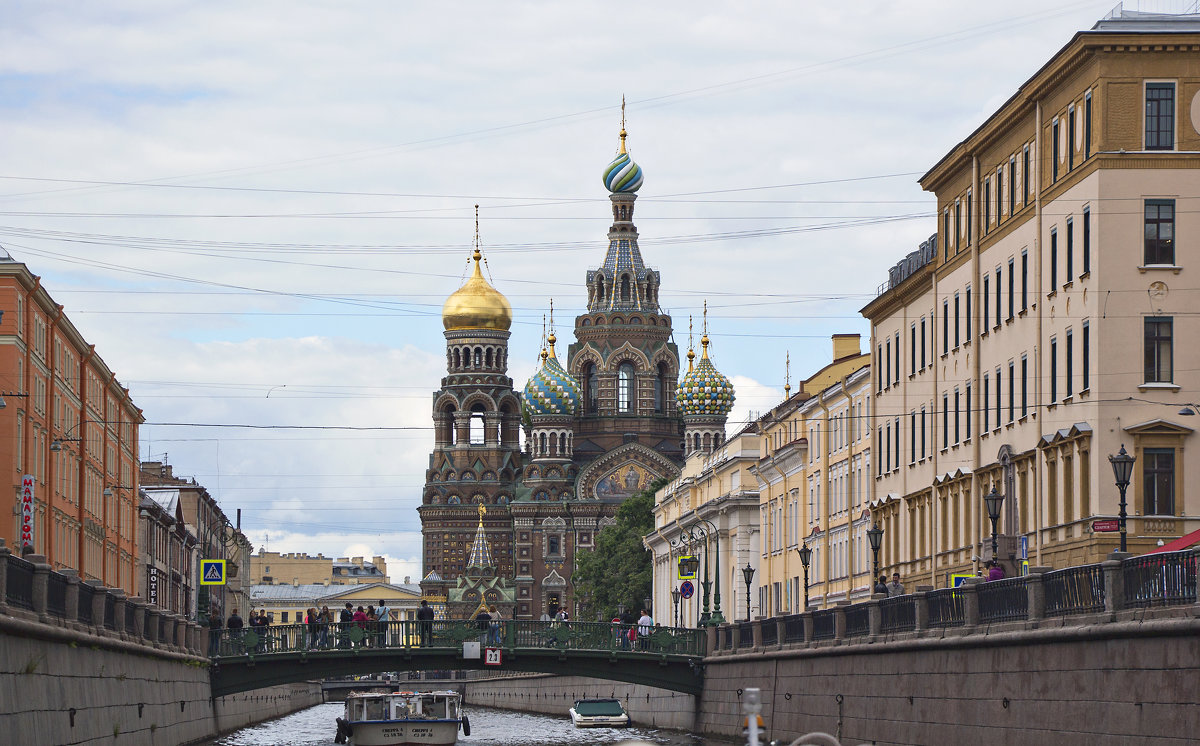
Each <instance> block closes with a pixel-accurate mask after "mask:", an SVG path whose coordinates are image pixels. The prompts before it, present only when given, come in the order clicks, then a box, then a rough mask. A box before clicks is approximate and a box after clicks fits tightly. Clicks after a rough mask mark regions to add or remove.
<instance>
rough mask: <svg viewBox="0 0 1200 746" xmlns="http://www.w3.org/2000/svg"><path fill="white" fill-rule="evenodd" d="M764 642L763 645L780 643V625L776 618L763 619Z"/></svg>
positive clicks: (769, 645)
mask: <svg viewBox="0 0 1200 746" xmlns="http://www.w3.org/2000/svg"><path fill="white" fill-rule="evenodd" d="M762 644H763V647H772V646H774V645H778V644H779V625H778V624H776V623H775V620H774V619H764V620H762Z"/></svg>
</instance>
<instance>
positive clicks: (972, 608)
mask: <svg viewBox="0 0 1200 746" xmlns="http://www.w3.org/2000/svg"><path fill="white" fill-rule="evenodd" d="M983 582H984V580H983V578H967V582H965V583H963V584H962V585H960V586H959V587H958V589H959V590H960V591H962V594H963V626H964V627H966V628H967V629H970V628H972V627H978V626H979V584H980V583H983Z"/></svg>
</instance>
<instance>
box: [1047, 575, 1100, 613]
mask: <svg viewBox="0 0 1200 746" xmlns="http://www.w3.org/2000/svg"><path fill="white" fill-rule="evenodd" d="M1043 583H1044V586H1045V589H1046V616H1067V615H1070V614H1088V613H1092V612H1098V611H1104V573H1103V571H1102V570H1101V568H1100V565H1082V566H1080V567H1068V568H1067V569H1065V570H1055V571H1053V572H1048V573H1046V575H1045V578H1044V580H1043Z"/></svg>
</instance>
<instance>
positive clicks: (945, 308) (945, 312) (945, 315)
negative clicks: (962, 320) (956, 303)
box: [942, 300, 950, 355]
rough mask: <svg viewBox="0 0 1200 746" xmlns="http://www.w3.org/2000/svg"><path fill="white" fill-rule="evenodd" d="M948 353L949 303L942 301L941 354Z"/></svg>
mask: <svg viewBox="0 0 1200 746" xmlns="http://www.w3.org/2000/svg"><path fill="white" fill-rule="evenodd" d="M949 351H950V301H948V300H944V301H942V354H943V355H945V354H946V353H947V352H949Z"/></svg>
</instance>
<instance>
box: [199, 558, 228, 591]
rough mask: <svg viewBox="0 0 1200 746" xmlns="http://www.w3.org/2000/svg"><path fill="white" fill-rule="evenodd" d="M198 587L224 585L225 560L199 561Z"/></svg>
mask: <svg viewBox="0 0 1200 746" xmlns="http://www.w3.org/2000/svg"><path fill="white" fill-rule="evenodd" d="M200 585H225V560H223V559H202V560H200Z"/></svg>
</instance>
